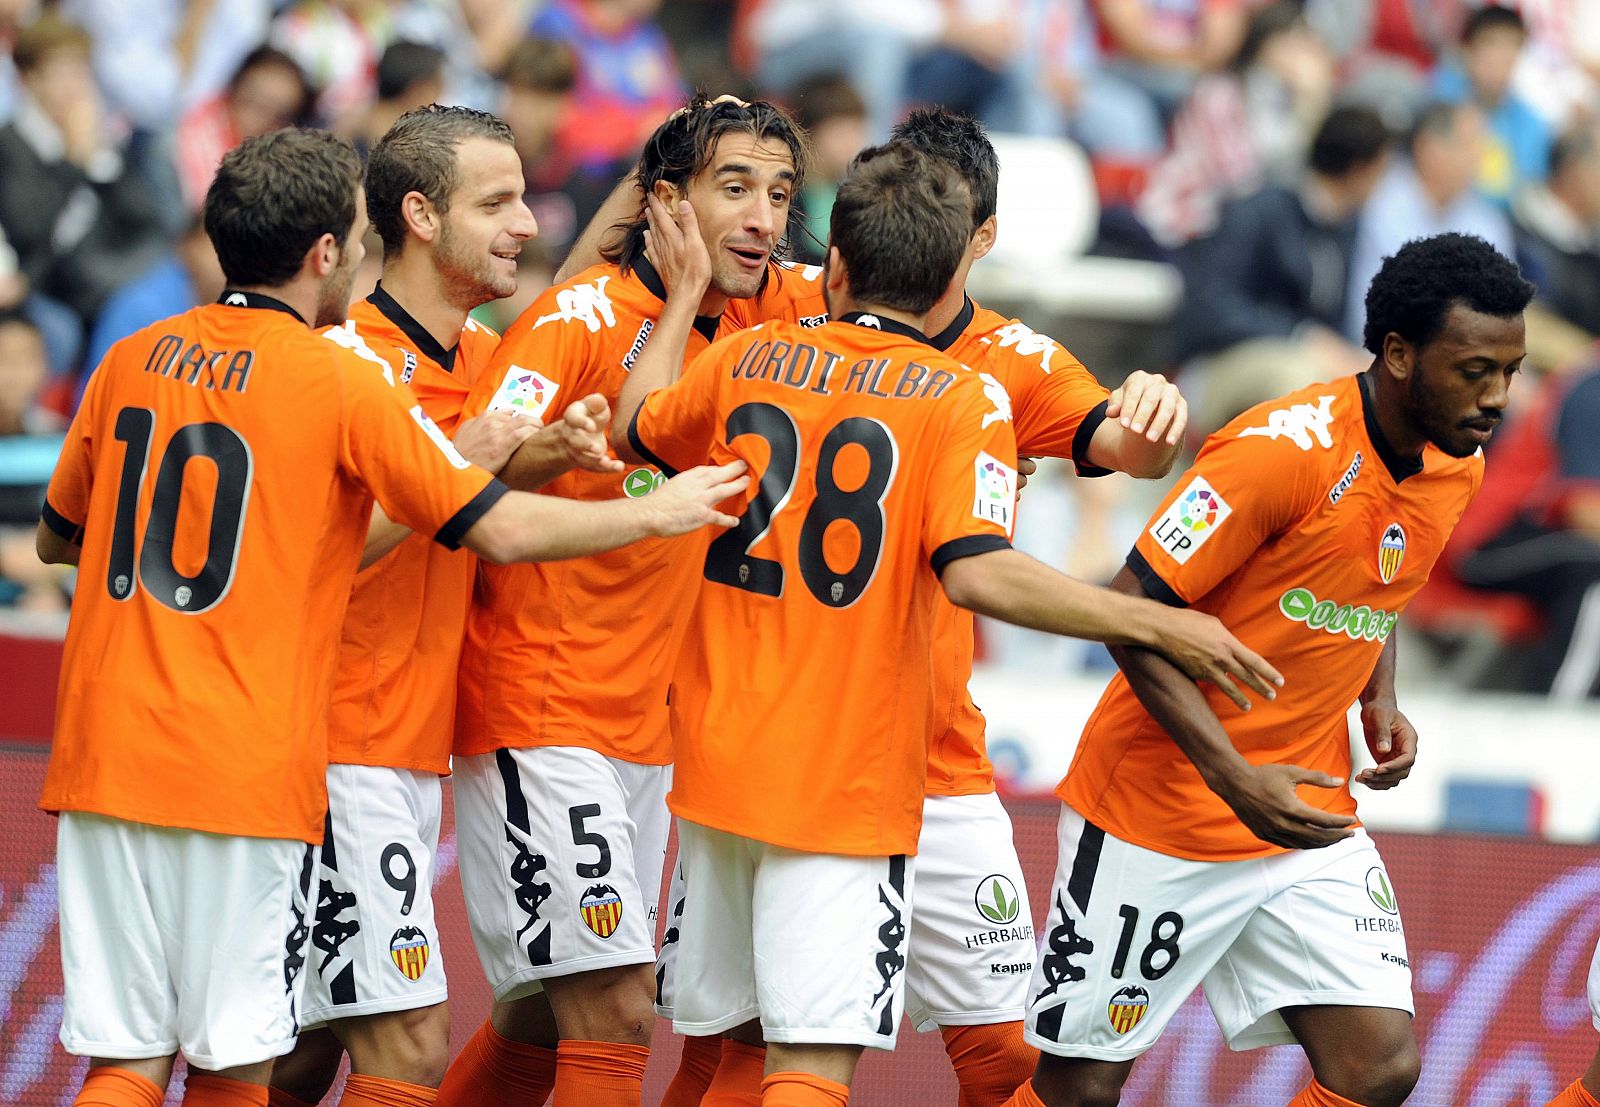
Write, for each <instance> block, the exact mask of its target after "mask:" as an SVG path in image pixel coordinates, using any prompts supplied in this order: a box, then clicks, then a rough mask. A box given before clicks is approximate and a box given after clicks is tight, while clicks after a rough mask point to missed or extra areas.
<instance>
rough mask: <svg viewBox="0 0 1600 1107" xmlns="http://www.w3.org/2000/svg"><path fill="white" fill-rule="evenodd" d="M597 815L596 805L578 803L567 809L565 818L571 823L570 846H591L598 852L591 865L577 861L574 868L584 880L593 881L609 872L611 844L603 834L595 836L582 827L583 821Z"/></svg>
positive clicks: (597, 807)
mask: <svg viewBox="0 0 1600 1107" xmlns="http://www.w3.org/2000/svg"><path fill="white" fill-rule="evenodd" d="M598 814H600V805H599V804H598V803H580V804H579V805H578V806H576V807H569V808H568V809H567V818H568V819H570V820H571V821H572V844H573V845H575V846H593V847H594V848H595V849H597V850H599V851H600V857H599V859H598V860H596V861H595V862H594V863H593V864H589V863H588V862H585V861H579V862H578V864H577V865H576V866H575V868H576V869H577V871H578V875H579V876H581V877H583V878H584V879H585V880H594V879H596V878H598V877H602V876H605V875H606V873H608V872H610V871H611V843H610V842H608V841H606V836H605V835H604V834H596V833H595V832H594V831H592V830H589V829H587V828H585V827H584V825H583V822H584V820H585V819H592V818H594V817H595V816H596V815H598Z"/></svg>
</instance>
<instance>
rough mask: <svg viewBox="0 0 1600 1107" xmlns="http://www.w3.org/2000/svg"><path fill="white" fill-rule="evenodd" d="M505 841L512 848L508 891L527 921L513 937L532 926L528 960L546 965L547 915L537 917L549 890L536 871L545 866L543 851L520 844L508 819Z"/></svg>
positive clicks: (548, 940) (519, 839) (518, 936)
mask: <svg viewBox="0 0 1600 1107" xmlns="http://www.w3.org/2000/svg"><path fill="white" fill-rule="evenodd" d="M506 844H507V845H509V846H510V847H511V848H512V850H514V851H515V857H513V858H512V861H511V868H510V871H509V873H508V875H509V876H510V877H511V887H512V889H513V890H512V895H513V897H514V898H515V899H516V901H517V906H518V907H519V908H521V909H522V912H523V914H525V915H527V916H528V921H527V922H525V923H523V924H522V927H521V928H520V929H519V930H518V931H517V941H519V942H520V941H522V936H523V935H524V934H526V933H527V932H528V931H529V930H534V935H533V937H532V938H530V939H528V944H527V946H526V949H527V951H528V962H529V963H530V964H533V965H548V964H549V963H550V922H549V920H548V919H543V918H540V916H539V910H540V908H542V907H543V906H544V901H545V900H547V899H549V898H550V896H551V894H552V891H553V890H552V889H551V887H550V882H549V881H548V880H540V879H539V874H540V873H542V872H543V871H544V870H545V869H546V868H547V867H548V866H549V862H548V861H546V860H545V857H544V854H542V853H534V852H533V851H531V850H529V849H528V847H527V846H525V845H523V844H522V839H521V838H519V837H518V836H517V835H516V834H514V833H513V832H512V826H511V824H510V823H506Z"/></svg>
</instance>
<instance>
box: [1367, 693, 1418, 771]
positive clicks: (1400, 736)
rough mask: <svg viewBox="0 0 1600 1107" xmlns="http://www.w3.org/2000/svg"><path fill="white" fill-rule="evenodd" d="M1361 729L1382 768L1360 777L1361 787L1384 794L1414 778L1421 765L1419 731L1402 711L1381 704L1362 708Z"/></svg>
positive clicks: (1370, 704) (1392, 706)
mask: <svg viewBox="0 0 1600 1107" xmlns="http://www.w3.org/2000/svg"><path fill="white" fill-rule="evenodd" d="M1361 729H1362V730H1363V731H1364V732H1365V733H1366V738H1367V749H1368V750H1369V751H1371V753H1372V759H1373V760H1374V761H1376V762H1377V763H1378V764H1377V765H1376V766H1374V767H1373V768H1370V769H1362V770H1361V771H1360V772H1359V773H1357V774H1356V783H1357V784H1365V785H1366V786H1367V787H1368V788H1372V789H1374V790H1376V791H1380V792H1381V791H1383V790H1384V789H1386V788H1393V787H1394V786H1395V785H1396V784H1399V783H1400V782H1401V781H1402V780H1404V779H1405V778H1406V777H1408V776H1410V775H1411V766H1413V765H1415V764H1416V763H1417V729H1416V727H1414V726H1412V725H1411V721H1410V720H1409V719H1407V718H1406V717H1405V716H1404V715H1402V714H1401V713H1400V709H1399V708H1398V707H1396V706H1395V705H1394V704H1392V703H1387V702H1383V701H1379V700H1374V701H1373V702H1371V703H1368V704H1364V705H1362V708H1361Z"/></svg>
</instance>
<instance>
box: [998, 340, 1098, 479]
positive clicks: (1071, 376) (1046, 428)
mask: <svg viewBox="0 0 1600 1107" xmlns="http://www.w3.org/2000/svg"><path fill="white" fill-rule="evenodd" d="M1012 326H1019V327H1020V326H1022V324H1020V323H1016V324H1012ZM1006 329H1007V328H1004V327H1003V328H1001V331H1000V332H997V334H996V336H995V337H994V338H993V339H992V341H993V342H994V343H995V344H996V346H995V347H991V351H992V352H991V355H990V356H991V358H992V359H993V362H994V363H995V364H996V365H999V364H1001V363H1004V367H1005V370H1006V371H1005V373H1004V374H1003V375H1001V377H1000V379H1001V380H1002V381H1003V382H1004V384H1005V386H1006V391H1008V392H1009V393H1010V394H1011V408H1012V412H1013V414H1014V417H1015V419H1016V435H1017V453H1019V454H1021V455H1022V456H1024V457H1060V458H1067V459H1069V460H1071V461H1073V462H1075V463H1076V464H1077V468H1078V475H1079V476H1085V477H1091V476H1093V477H1098V476H1104V475H1105V474H1107V473H1109V472H1111V470H1109V469H1102V468H1100V467H1099V466H1096V465H1091V464H1090V463H1089V460H1088V453H1089V442H1090V440H1091V439H1092V438H1093V437H1094V432H1095V431H1096V430H1097V429H1099V427H1100V424H1101V423H1102V422H1104V421H1105V417H1106V403H1107V399H1108V397H1109V396H1110V395H1111V393H1110V392H1109V391H1108V390H1107V389H1106V388H1105V386H1104V385H1102V384H1101V383H1100V382H1099V381H1097V380H1095V378H1094V374H1093V373H1091V372H1089V370H1088V369H1087V368H1085V367H1084V364H1083V362H1081V361H1079V360H1078V359H1077V358H1075V357H1073V356H1072V354H1071V353H1069V352H1068V351H1067V350H1066V348H1065V347H1063V346H1062V345H1061V344H1060V343H1058V342H1056V341H1054V340H1053V339H1049V338H1046V337H1045V336H1043V335H1038V336H1036V337H1037V338H1039V339H1042V340H1043V343H1047V345H1044V347H1043V348H1042V349H1040V350H1039V351H1038V352H1037V353H1029V354H1022V353H1020V352H1019V351H1018V350H1017V348H1016V347H1015V346H1012V347H1005V346H999V345H998V344H999V343H1000V342H1002V341H1003V338H1002V335H1003V332H1004V331H1005V330H1006Z"/></svg>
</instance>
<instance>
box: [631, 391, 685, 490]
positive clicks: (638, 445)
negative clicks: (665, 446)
mask: <svg viewBox="0 0 1600 1107" xmlns="http://www.w3.org/2000/svg"><path fill="white" fill-rule="evenodd" d="M643 412H644V405H643V404H640V405H639V407H638V410H636V411H635V412H634V413H633V418H632V419H629V420H628V445H630V446H632V447H633V452H634V453H636V454H638V455H639V456H640V457H642V458H644V459H645V460H646V461H648V462H649V463H650V464H651V465H654V466H655V467H656V468H657V469H660V470H661V471H662V472H663V473H665V474H666V475H667V476H669V477H675V476H677V475H678V470H677V469H675V468H673V467H672V466H671V465H668V464H667V463H666V462H665V461H662V460H661V459H660V458H659V457H657V456H656V455H655V452H654V451H653V450H651V449H650V447H648V446H646V445H645V444H644V440H643V439H642V438H640V437H639V416H640V415H641V414H642V413H643Z"/></svg>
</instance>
